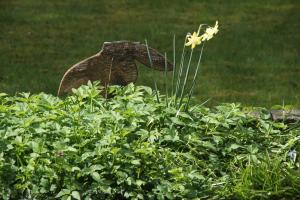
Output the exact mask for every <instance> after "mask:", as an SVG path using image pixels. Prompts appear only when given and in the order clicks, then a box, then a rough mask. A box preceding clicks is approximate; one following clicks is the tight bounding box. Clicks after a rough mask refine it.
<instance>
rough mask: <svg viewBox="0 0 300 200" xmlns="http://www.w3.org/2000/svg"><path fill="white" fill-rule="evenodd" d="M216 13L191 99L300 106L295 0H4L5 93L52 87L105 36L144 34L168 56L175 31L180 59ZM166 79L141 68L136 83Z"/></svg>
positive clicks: (299, 14) (1, 60)
mask: <svg viewBox="0 0 300 200" xmlns="http://www.w3.org/2000/svg"><path fill="white" fill-rule="evenodd" d="M216 20H218V21H219V25H220V27H219V29H220V30H219V33H218V34H217V35H216V37H214V38H213V39H212V40H210V41H209V42H207V44H206V46H205V50H204V54H203V59H202V65H201V69H200V74H199V78H198V80H197V84H196V90H195V93H194V101H196V102H199V103H201V102H204V101H205V100H207V99H210V101H209V102H208V105H216V104H219V103H222V102H240V103H242V105H245V106H264V107H271V106H272V105H276V104H283V103H284V104H292V105H295V106H297V107H299V106H300V58H299V50H300V1H299V0H265V1H261V0H248V1H241V0H226V1H224V0H215V1H209V0H184V1H183V0H182V1H180V0H172V1H171V0H169V1H167V0H151V1H146V0H144V1H141V0H112V1H105V0H85V1H83V0H82V1H75V0H64V1H59V0H52V1H39V0H0V25H1V26H0V27H1V28H0V92H5V93H8V94H12V95H13V94H15V93H16V92H31V93H38V92H46V93H52V94H56V92H57V89H58V86H59V82H60V80H61V78H62V76H63V74H64V72H65V71H66V70H67V69H68V68H69V67H70V66H72V65H73V64H75V63H77V62H78V61H80V60H82V59H84V58H86V57H89V56H91V55H93V54H95V53H97V52H98V51H100V49H101V46H102V43H103V42H105V41H114V40H132V41H140V42H144V41H145V39H147V41H148V43H149V46H151V47H153V48H156V49H158V50H159V51H160V52H162V53H164V52H167V54H168V57H169V58H171V59H170V60H172V49H173V47H172V40H173V35H174V34H175V35H176V57H177V59H179V58H180V53H181V52H180V51H181V49H182V45H183V42H184V37H185V35H186V33H187V32H193V31H196V30H197V28H198V26H199V24H200V23H207V24H210V25H212V26H213V25H214V24H215V21H216ZM199 49H200V48H198V49H196V51H199ZM195 61H196V59H195ZM192 64H193V65H192V66H194V65H195V63H192ZM192 75H193V74H192ZM192 75H191V76H192ZM161 77H163V74H162V73H156V72H153V71H152V70H150V69H149V68H146V67H144V66H142V65H139V78H138V81H137V84H138V85H148V86H151V87H152V86H153V80H154V79H157V80H158V82H159V86H160V87H161V88H163V84H164V83H163V81H161V80H162V78H161Z"/></svg>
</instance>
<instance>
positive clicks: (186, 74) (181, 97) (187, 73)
mask: <svg viewBox="0 0 300 200" xmlns="http://www.w3.org/2000/svg"><path fill="white" fill-rule="evenodd" d="M193 51H194V49H192V51H191V54H190V58H189V62H188V66H187V69H186V73H185V78H184V82H183V86H182V90H181V95H180V102H179V107H180V106H181V104H182V101H183V96H184V95H183V94H184V89H185V86H186V82H187V77H188V75H189V71H190V66H191V60H192V57H193Z"/></svg>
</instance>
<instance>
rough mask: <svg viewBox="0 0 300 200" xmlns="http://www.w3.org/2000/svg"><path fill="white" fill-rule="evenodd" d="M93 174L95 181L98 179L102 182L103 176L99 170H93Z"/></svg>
mask: <svg viewBox="0 0 300 200" xmlns="http://www.w3.org/2000/svg"><path fill="white" fill-rule="evenodd" d="M91 176H92V177H93V179H94V180H95V181H97V182H100V181H101V176H100V174H99V173H98V172H93V173H92V174H91Z"/></svg>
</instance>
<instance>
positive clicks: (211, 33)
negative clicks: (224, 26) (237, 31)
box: [202, 21, 219, 41]
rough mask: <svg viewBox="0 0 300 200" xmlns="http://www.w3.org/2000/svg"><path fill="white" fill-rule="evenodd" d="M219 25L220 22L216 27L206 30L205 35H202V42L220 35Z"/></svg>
mask: <svg viewBox="0 0 300 200" xmlns="http://www.w3.org/2000/svg"><path fill="white" fill-rule="evenodd" d="M218 28H219V25H218V21H216V24H215V26H214V27H209V28H207V29H206V30H205V33H204V34H203V35H202V36H203V38H202V40H203V41H204V40H210V39H211V38H212V37H213V36H214V35H215V34H217V33H218V31H219V29H218Z"/></svg>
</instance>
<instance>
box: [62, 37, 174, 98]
mask: <svg viewBox="0 0 300 200" xmlns="http://www.w3.org/2000/svg"><path fill="white" fill-rule="evenodd" d="M148 49H149V53H150V57H151V60H152V67H153V69H156V70H160V71H164V70H165V58H164V56H163V55H161V54H160V53H159V52H158V51H157V50H155V49H153V48H150V47H149V48H148ZM135 60H137V61H139V62H141V63H142V64H144V65H146V66H148V67H151V63H150V61H149V55H148V51H147V47H146V45H144V44H140V43H139V42H129V41H116V42H105V43H104V44H103V46H102V50H101V51H100V52H99V53H97V54H96V55H93V56H91V57H89V58H86V59H84V60H82V61H80V62H79V63H77V64H75V65H73V66H72V67H71V68H70V69H69V70H67V72H66V73H65V74H64V76H63V78H62V80H61V82H60V86H59V89H58V96H59V95H62V94H65V93H69V92H70V91H71V89H72V88H78V87H79V86H81V85H83V84H86V83H87V82H88V81H89V80H90V81H96V80H100V82H101V84H102V85H104V86H106V85H108V84H110V85H127V84H129V83H130V82H135V81H136V79H137V76H138V71H137V66H136V64H135ZM167 70H168V71H171V70H173V65H172V64H171V63H170V62H169V61H167Z"/></svg>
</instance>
